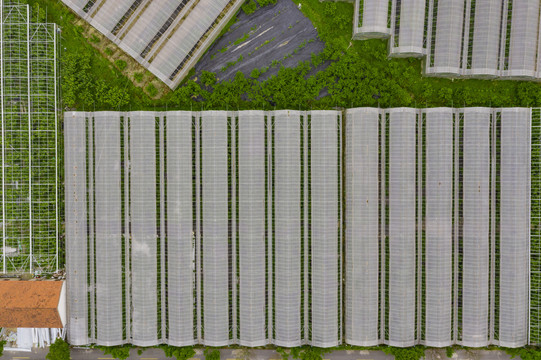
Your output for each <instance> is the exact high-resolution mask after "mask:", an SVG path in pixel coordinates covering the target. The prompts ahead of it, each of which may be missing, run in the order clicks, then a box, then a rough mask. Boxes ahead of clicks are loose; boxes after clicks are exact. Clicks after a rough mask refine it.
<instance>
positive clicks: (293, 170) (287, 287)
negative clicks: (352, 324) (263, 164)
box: [274, 110, 302, 347]
mask: <svg viewBox="0 0 541 360" xmlns="http://www.w3.org/2000/svg"><path fill="white" fill-rule="evenodd" d="M300 116H301V114H300V112H299V111H291V110H280V111H276V112H274V207H275V211H274V214H275V215H274V216H275V217H274V225H275V234H274V236H275V238H274V314H275V320H274V331H275V338H274V343H275V344H276V345H277V346H286V347H294V346H299V345H301V343H302V342H301V340H302V339H301V265H302V264H301V207H300V203H301V171H302V167H301V135H302V133H301V122H300Z"/></svg>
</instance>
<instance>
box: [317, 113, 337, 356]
mask: <svg viewBox="0 0 541 360" xmlns="http://www.w3.org/2000/svg"><path fill="white" fill-rule="evenodd" d="M339 116H340V115H339V113H338V112H336V111H313V112H311V121H310V138H311V147H310V150H311V154H310V170H311V171H310V174H311V198H310V201H311V210H312V211H311V221H310V224H311V226H310V229H311V260H312V261H311V269H312V271H311V275H312V276H311V299H312V303H311V312H312V319H311V320H312V322H311V326H312V328H311V334H312V339H311V345H312V346H317V347H330V346H336V345H338V344H339V343H340V341H341V336H340V318H339V308H340V292H339V287H340V282H339V279H340V276H339V272H338V261H339V257H340V256H341V251H339V247H340V244H341V236H340V230H341V225H340V218H339V212H340V208H339V204H340V203H339V197H338V191H339V183H338V182H339V179H340V176H339V171H340V169H339V164H338V159H339V152H338V150H339V143H338V141H339V130H340V123H339V122H338V117H339Z"/></svg>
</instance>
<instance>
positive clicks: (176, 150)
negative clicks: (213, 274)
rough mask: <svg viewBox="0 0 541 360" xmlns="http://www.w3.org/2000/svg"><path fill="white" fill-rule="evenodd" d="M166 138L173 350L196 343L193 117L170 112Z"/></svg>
mask: <svg viewBox="0 0 541 360" xmlns="http://www.w3.org/2000/svg"><path fill="white" fill-rule="evenodd" d="M166 119H167V123H166V137H167V149H166V153H167V255H168V256H167V270H168V271H167V291H168V292H167V305H168V315H169V317H168V324H169V327H168V329H169V339H168V343H169V344H170V345H173V346H188V345H193V344H194V343H195V339H194V331H193V330H194V316H193V311H186V309H192V308H194V305H195V299H194V285H195V281H194V280H195V278H194V274H195V261H194V260H195V246H194V240H195V236H194V233H195V228H194V226H193V224H194V223H193V220H194V211H193V210H194V205H195V204H194V201H193V195H194V194H193V185H194V178H193V166H192V145H193V144H192V113H191V112H189V111H185V112H181V111H178V112H168V113H167V115H166Z"/></svg>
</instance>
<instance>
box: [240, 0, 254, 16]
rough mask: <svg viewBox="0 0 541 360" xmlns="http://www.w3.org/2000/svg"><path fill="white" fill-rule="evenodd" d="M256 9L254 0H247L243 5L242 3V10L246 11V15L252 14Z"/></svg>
mask: <svg viewBox="0 0 541 360" xmlns="http://www.w3.org/2000/svg"><path fill="white" fill-rule="evenodd" d="M256 10H257V5H256V3H255V2H254V0H247V1H246V2H245V3H244V4H243V5H242V11H244V12H245V13H246V15H250V14H252V13H253V12H254V11H256Z"/></svg>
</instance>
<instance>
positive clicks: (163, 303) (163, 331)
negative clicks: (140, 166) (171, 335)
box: [155, 113, 167, 342]
mask: <svg viewBox="0 0 541 360" xmlns="http://www.w3.org/2000/svg"><path fill="white" fill-rule="evenodd" d="M155 116H158V117H159V119H160V120H159V132H160V133H159V138H160V144H159V146H160V272H161V274H160V276H161V281H160V282H161V284H160V287H161V304H160V305H161V309H160V312H161V341H162V342H164V341H167V336H166V334H167V327H166V321H167V317H166V315H167V314H166V309H167V307H166V304H167V298H166V290H165V281H166V273H165V272H166V269H165V246H166V244H165V201H166V199H165V196H166V195H165V176H164V171H165V165H164V163H165V149H164V143H165V131H164V127H165V126H166V124H165V119H164V116H165V114H164V113H158V114H155Z"/></svg>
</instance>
